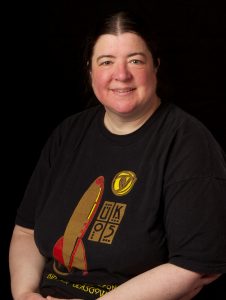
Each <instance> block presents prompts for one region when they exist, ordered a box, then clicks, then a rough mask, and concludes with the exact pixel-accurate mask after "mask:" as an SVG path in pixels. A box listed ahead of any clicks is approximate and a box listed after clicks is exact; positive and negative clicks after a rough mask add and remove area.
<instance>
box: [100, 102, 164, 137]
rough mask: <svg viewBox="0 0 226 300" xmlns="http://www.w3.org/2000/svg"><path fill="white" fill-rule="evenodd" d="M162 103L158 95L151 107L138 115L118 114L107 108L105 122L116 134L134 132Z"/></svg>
mask: <svg viewBox="0 0 226 300" xmlns="http://www.w3.org/2000/svg"><path fill="white" fill-rule="evenodd" d="M160 104H161V100H160V98H158V97H157V98H156V101H154V103H152V106H151V107H150V109H147V110H146V111H145V113H142V114H137V115H121V114H116V113H114V112H112V111H110V110H108V109H107V108H106V112H105V116H104V124H105V126H106V128H107V129H108V130H109V131H110V132H111V133H114V134H118V135H125V134H129V133H132V132H134V131H136V130H137V129H139V128H140V127H141V126H142V125H143V124H144V123H145V122H146V121H147V120H148V119H149V118H150V117H151V116H152V115H153V113H154V112H155V111H156V110H157V108H158V107H159V105H160Z"/></svg>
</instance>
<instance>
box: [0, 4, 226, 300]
mask: <svg viewBox="0 0 226 300" xmlns="http://www.w3.org/2000/svg"><path fill="white" fill-rule="evenodd" d="M107 2H109V1H95V0H93V1H90V2H89V1H84V2H82V3H80V4H79V6H78V1H75V0H64V1H63V0H62V1H59V0H51V1H50V0H49V1H47V0H45V1H40V2H39V6H35V4H32V5H31V4H29V5H27V4H26V5H25V4H21V3H20V4H16V6H15V7H14V10H13V11H14V14H15V18H11V19H9V21H10V20H11V21H12V24H13V25H12V24H11V26H12V28H13V29H12V30H11V33H10V37H9V41H10V43H11V44H10V45H12V47H10V49H9V53H7V54H8V56H9V59H8V61H9V65H8V68H7V70H6V74H7V76H6V77H7V81H6V86H5V89H6V92H7V93H6V95H7V96H4V99H5V101H4V102H5V108H4V110H2V117H6V119H4V126H5V127H3V128H5V129H7V130H5V129H4V134H3V136H4V147H3V148H4V149H3V150H5V152H4V156H3V164H4V165H6V168H4V169H3V170H4V171H3V173H4V180H6V181H5V183H4V184H3V193H2V194H3V195H4V199H3V200H2V204H1V205H2V207H3V210H2V211H3V212H5V213H3V214H4V215H5V217H6V221H5V220H4V221H3V222H2V224H3V225H2V226H1V227H2V228H3V231H4V233H3V236H4V240H3V241H4V242H3V247H2V249H3V253H2V255H3V257H4V259H3V268H1V269H2V270H3V272H4V276H3V277H2V278H4V279H6V283H5V284H4V287H6V288H7V295H9V273H8V247H9V241H10V237H11V232H12V228H13V225H14V218H15V214H16V209H17V206H18V205H19V203H20V201H21V199H22V197H23V193H24V190H25V188H26V185H27V182H28V180H29V177H30V175H31V172H32V171H33V168H34V166H35V164H36V162H37V159H38V157H39V154H40V151H41V148H42V147H43V145H44V143H45V141H46V139H47V137H48V136H49V134H50V133H51V132H52V130H53V129H54V128H55V126H56V125H57V124H58V123H59V122H60V121H62V120H63V119H64V118H65V117H67V116H69V115H71V114H73V113H76V112H78V111H81V110H82V109H84V108H85V107H86V105H87V102H88V100H87V98H86V97H84V88H85V85H84V78H83V76H82V73H81V68H82V61H81V57H82V44H83V42H84V39H85V36H86V34H87V32H88V31H89V29H90V27H91V26H92V24H93V22H94V23H95V21H96V20H97V19H98V18H99V17H100V16H101V15H102V14H105V13H106V12H112V11H114V10H118V9H124V8H127V7H129V8H130V7H133V9H136V10H137V11H138V12H139V14H142V13H145V16H148V17H149V18H150V19H151V20H152V24H153V26H154V28H155V30H156V32H157V34H158V36H159V43H160V50H161V51H160V54H161V67H160V75H161V78H162V79H163V82H165V86H166V87H167V93H166V96H167V97H168V99H169V100H170V101H173V102H174V103H176V104H178V105H179V106H180V107H182V108H183V109H185V110H186V111H188V112H190V113H191V114H193V115H194V116H196V117H197V118H199V119H200V120H201V121H202V122H203V123H204V124H205V125H206V126H207V127H208V128H209V129H210V131H211V132H212V133H213V135H214V136H215V138H216V139H217V140H218V142H219V143H220V144H221V146H222V147H223V148H224V149H225V150H226V126H225V124H226V121H225V118H226V93H225V90H226V81H225V67H226V66H225V58H226V42H225V36H226V15H225V13H224V9H223V2H224V1H209V2H208V0H206V1H200V0H196V1H188V0H187V1H186V0H181V1H179V0H178V1H173V0H171V1H161V0H159V1H157V0H156V1H147V0H137V1H135V0H128V1H122V0H121V1H116V0H114V1H111V2H114V3H107ZM21 5H22V6H21ZM9 23H10V22H9ZM5 120H6V121H5ZM3 214H2V215H3ZM213 285H214V287H215V289H214V290H213V289H209V290H208V291H207V292H206V293H204V294H203V295H204V296H203V298H202V299H214V300H215V299H223V298H224V297H223V296H222V297H221V296H220V292H222V293H224V292H225V290H226V279H225V277H223V278H221V279H220V280H218V281H217V282H216V283H214V284H213ZM224 286H225V287H224ZM8 297H9V299H10V296H8ZM6 299H7V298H6Z"/></svg>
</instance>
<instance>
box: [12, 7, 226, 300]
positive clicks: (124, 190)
mask: <svg viewBox="0 0 226 300" xmlns="http://www.w3.org/2000/svg"><path fill="white" fill-rule="evenodd" d="M100 28H101V29H99V30H97V31H96V32H95V35H94V37H93V39H92V40H90V41H89V43H88V48H87V51H86V53H87V55H88V57H87V67H88V71H89V76H90V80H91V85H92V88H93V91H94V94H95V96H96V97H97V99H98V100H99V102H100V103H101V104H102V105H97V106H95V107H92V108H90V109H87V110H85V111H83V112H81V113H78V114H76V115H73V116H71V117H69V118H67V119H66V120H65V121H64V122H62V124H60V125H59V126H58V128H56V130H55V131H54V132H53V134H52V135H51V137H50V138H49V140H48V142H47V144H46V145H45V147H44V149H43V151H42V154H41V157H40V160H39V162H38V164H37V167H36V169H35V171H34V173H33V175H32V178H31V180H30V183H29V185H28V187H27V190H26V193H25V195H24V199H23V201H22V203H21V205H20V207H19V209H18V214H17V217H16V226H15V229H14V232H13V236H12V242H11V247H10V271H11V282H12V294H13V296H14V299H15V300H40V299H46V297H47V299H99V298H100V297H101V299H106V300H111V299H114V300H115V299H117V300H121V299H123V300H127V299H128V300H133V299H134V300H135V299H139V300H150V299H154V300H158V299H161V300H171V299H180V300H184V299H192V298H193V297H194V296H195V295H196V294H198V293H199V291H200V290H201V289H202V287H203V286H204V285H207V284H209V283H211V282H212V281H214V280H215V279H217V278H218V277H219V276H220V274H222V273H225V272H226V264H225V262H226V238H225V232H224V230H225V227H226V203H225V198H226V197H225V196H226V185H225V180H226V166H225V160H224V156H223V152H222V150H221V149H220V147H219V145H218V144H217V143H216V141H215V140H214V139H213V137H212V136H211V134H210V133H209V131H208V130H207V129H206V128H205V127H204V126H203V125H202V124H201V123H200V122H199V121H198V120H196V119H195V118H193V117H191V116H190V115H188V114H187V113H185V112H183V111H182V110H180V109H179V108H178V107H176V106H174V105H172V104H170V103H164V101H163V100H161V99H160V98H159V96H158V95H157V93H156V88H157V71H158V67H159V64H160V61H159V59H158V56H157V51H156V47H155V43H154V40H152V39H150V38H149V37H148V36H147V35H146V33H145V29H146V28H145V27H142V26H141V25H140V23H138V22H137V21H136V20H135V19H134V18H133V17H132V16H130V15H129V14H127V13H124V12H120V13H117V14H115V15H113V16H111V17H110V18H108V19H107V20H106V21H105V22H104V23H103V24H102V27H100Z"/></svg>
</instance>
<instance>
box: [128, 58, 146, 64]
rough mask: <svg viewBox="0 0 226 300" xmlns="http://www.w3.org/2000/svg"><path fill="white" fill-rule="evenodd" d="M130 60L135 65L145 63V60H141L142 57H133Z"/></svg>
mask: <svg viewBox="0 0 226 300" xmlns="http://www.w3.org/2000/svg"><path fill="white" fill-rule="evenodd" d="M130 62H131V63H132V64H134V65H140V64H143V61H141V60H140V59H132V60H131V61H130Z"/></svg>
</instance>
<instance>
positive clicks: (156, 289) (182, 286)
mask: <svg viewBox="0 0 226 300" xmlns="http://www.w3.org/2000/svg"><path fill="white" fill-rule="evenodd" d="M219 276H220V275H216V274H214V275H201V274H199V273H195V272H192V271H189V270H186V269H183V268H180V267H177V266H175V265H173V264H170V263H166V264H163V265H160V266H158V267H156V268H154V269H151V270H149V271H147V272H145V273H142V274H140V275H138V276H136V277H134V278H132V279H130V280H129V281H127V282H125V283H124V284H122V285H120V286H119V287H117V288H116V289H114V290H112V291H111V292H109V293H108V294H105V295H104V296H103V297H101V298H100V299H101V300H115V299H117V300H189V299H192V298H193V297H194V296H195V295H196V294H198V293H199V291H200V290H201V289H202V287H203V286H204V285H207V284H209V283H211V282H212V281H214V280H215V279H217V278H218V277H219ZM98 299H99V298H98Z"/></svg>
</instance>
